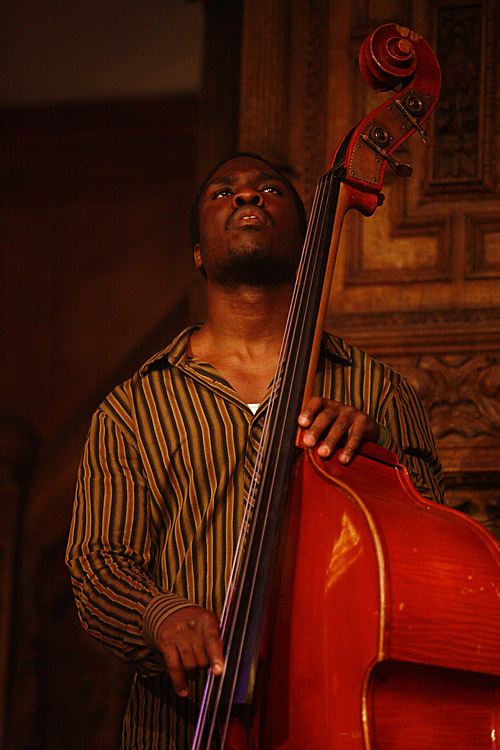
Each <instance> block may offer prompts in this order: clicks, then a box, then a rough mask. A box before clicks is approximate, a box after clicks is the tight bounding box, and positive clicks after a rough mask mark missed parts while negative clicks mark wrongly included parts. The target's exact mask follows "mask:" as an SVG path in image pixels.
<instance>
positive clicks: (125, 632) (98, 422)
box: [66, 411, 222, 690]
mask: <svg viewBox="0 0 500 750" xmlns="http://www.w3.org/2000/svg"><path fill="white" fill-rule="evenodd" d="M154 538H155V531H154V529H152V528H151V517H150V508H149V504H148V487H147V483H146V480H145V478H144V476H143V471H142V464H141V460H140V457H139V454H138V450H137V447H136V446H135V445H134V444H132V442H131V441H130V440H129V439H128V437H126V436H125V435H124V433H123V432H122V431H121V430H120V429H119V427H118V426H117V425H116V424H115V423H114V422H113V420H112V419H110V417H109V416H107V415H106V414H105V413H104V412H103V411H98V412H97V413H96V414H95V415H94V418H93V420H92V424H91V428H90V431H89V435H88V439H87V443H86V446H85V452H84V455H83V459H82V462H81V466H80V471H79V476H78V483H77V491H76V498H75V504H74V512H73V520H72V524H71V531H70V538H69V542H68V549H67V556H66V562H67V565H68V567H69V569H70V572H71V579H72V584H73V590H74V594H75V598H76V603H77V607H78V612H79V615H80V619H81V622H82V625H83V626H84V628H85V629H86V630H87V631H88V632H89V634H90V635H92V636H94V637H95V638H97V639H98V640H99V641H101V643H102V644H103V645H104V646H105V647H106V648H108V649H109V650H111V651H112V652H113V653H114V654H115V655H117V656H119V657H120V658H121V659H122V660H124V661H128V662H133V663H134V664H135V666H136V667H137V668H138V669H140V670H141V671H144V672H146V673H151V672H155V671H159V670H163V669H165V661H166V659H168V660H169V661H168V662H167V666H169V671H171V670H172V671H171V674H172V673H174V675H175V677H176V681H177V686H179V685H180V688H179V689H180V690H182V689H183V685H182V680H179V677H178V668H176V666H175V664H174V662H175V658H176V657H175V655H174V651H175V650H177V653H178V654H179V659H180V662H181V664H185V661H184V657H185V654H186V645H185V641H186V637H185V634H184V633H183V632H182V628H181V629H180V630H179V627H178V625H179V622H181V621H187V622H188V623H190V622H192V621H193V619H194V620H195V621H196V622H198V621H199V622H202V621H203V622H204V623H205V625H204V627H203V628H194V629H193V628H191V629H189V627H188V632H192V633H193V634H194V638H193V643H192V646H191V648H192V649H194V653H195V654H199V657H200V663H198V665H197V666H206V661H207V656H208V661H209V662H210V663H212V665H215V664H216V663H218V662H220V660H221V659H222V648H221V646H220V639H219V638H218V625H217V618H216V617H215V615H213V614H212V613H209V612H206V610H204V609H202V608H201V607H197V606H196V605H194V603H193V602H189V601H188V600H186V599H184V598H183V597H181V596H178V595H177V594H175V593H173V592H169V591H165V589H163V588H161V587H160V586H158V585H157V584H156V583H155V581H154V580H153V579H152V577H151V574H150V572H149V570H150V564H151V562H152V558H153V556H154ZM184 612H185V614H183V613H184ZM167 623H168V624H167ZM200 639H201V640H200ZM206 639H208V642H207V643H206V644H205V640H206ZM186 658H187V662H188V663H189V668H191V667H192V666H193V660H192V657H191V656H188V657H186ZM195 666H196V665H195Z"/></svg>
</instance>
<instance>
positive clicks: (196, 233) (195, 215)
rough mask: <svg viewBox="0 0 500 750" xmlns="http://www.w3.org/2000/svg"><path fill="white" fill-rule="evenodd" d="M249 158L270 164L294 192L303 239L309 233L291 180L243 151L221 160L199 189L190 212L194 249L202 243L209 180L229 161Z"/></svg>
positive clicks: (191, 238)
mask: <svg viewBox="0 0 500 750" xmlns="http://www.w3.org/2000/svg"><path fill="white" fill-rule="evenodd" d="M243 156H247V157H249V158H251V159H258V161H262V162H264V164H268V165H269V166H270V167H271V168H272V169H273V171H274V172H276V174H278V175H279V176H280V177H281V179H282V180H283V182H284V183H285V184H286V185H288V187H289V188H290V190H291V192H292V196H293V200H294V202H295V208H296V209H297V217H298V220H299V231H300V234H301V237H302V239H304V238H305V236H306V231H307V215H306V209H305V207H304V204H303V202H302V198H301V197H300V195H299V194H298V192H297V190H296V189H295V188H294V186H293V185H292V183H291V182H290V180H289V179H288V178H287V177H285V175H284V174H283V172H281V171H280V170H279V169H278V168H277V167H276V166H275V165H274V164H273V163H272V162H270V161H269V160H268V159H264V158H263V157H262V156H259V155H258V154H252V153H251V152H249V151H241V152H239V153H237V154H232V155H231V156H227V157H226V158H225V159H221V161H219V162H218V163H217V164H216V165H215V167H213V169H211V170H210V172H209V173H208V174H207V176H206V177H205V179H204V180H203V182H202V183H201V185H200V187H199V188H198V192H197V193H196V196H195V199H194V201H193V205H192V206H191V211H190V212H189V241H190V244H191V248H194V246H195V245H197V244H198V242H199V241H200V215H199V214H200V201H201V196H202V195H203V193H204V191H205V188H206V187H207V185H208V182H209V180H210V179H211V178H212V176H213V175H214V174H215V173H216V172H217V170H218V169H219V167H222V165H223V164H225V163H226V162H228V161H232V159H238V158H240V157H243Z"/></svg>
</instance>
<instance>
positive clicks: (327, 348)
mask: <svg viewBox="0 0 500 750" xmlns="http://www.w3.org/2000/svg"><path fill="white" fill-rule="evenodd" d="M323 350H324V352H325V354H326V356H327V357H330V358H332V359H337V360H340V361H341V362H344V363H345V364H347V365H350V366H351V367H354V368H359V369H362V370H366V371H370V372H372V373H374V372H378V373H379V374H381V375H383V376H384V377H386V378H388V379H389V380H391V381H392V382H394V383H396V382H400V381H401V380H402V379H403V375H402V374H401V373H400V372H398V370H396V369H394V368H393V367H392V366H391V365H388V364H387V363H386V362H383V361H382V360H380V359H378V358H377V357H375V356H373V355H372V354H369V353H368V352H367V351H365V350H364V349H361V348H360V347H359V346H355V345H353V344H350V343H349V342H347V341H345V339H343V338H341V337H340V336H337V335H336V334H334V333H332V332H331V331H327V330H325V331H324V333H323Z"/></svg>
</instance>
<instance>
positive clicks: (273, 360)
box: [189, 285, 292, 403]
mask: <svg viewBox="0 0 500 750" xmlns="http://www.w3.org/2000/svg"><path fill="white" fill-rule="evenodd" d="M207 291H208V294H207V300H208V316H207V320H206V322H205V323H204V325H203V326H202V327H201V328H200V329H199V330H197V331H195V332H194V333H193V334H192V335H191V340H190V343H189V353H190V354H191V355H192V356H194V357H196V358H197V359H199V360H202V361H204V362H209V363H210V364H211V365H213V366H214V367H215V368H216V369H217V370H218V371H219V372H220V373H221V374H222V375H223V376H224V377H225V378H226V380H228V382H229V383H231V385H232V386H233V388H234V389H235V390H236V391H237V392H238V393H239V395H240V397H241V398H242V400H244V401H246V402H247V403H259V402H260V401H261V400H262V398H263V396H264V393H265V391H266V389H267V387H268V385H269V383H270V381H271V379H272V377H273V375H274V372H275V369H276V366H277V363H278V356H279V351H280V348H281V341H282V338H283V331H284V328H285V323H286V318H287V314H288V308H289V304H290V298H291V293H292V287H291V285H282V286H280V287H270V288H268V287H266V288H255V287H245V288H242V287H238V288H237V289H236V288H230V289H226V288H224V289H218V288H215V289H214V288H213V287H210V285H209V289H208V290H207Z"/></svg>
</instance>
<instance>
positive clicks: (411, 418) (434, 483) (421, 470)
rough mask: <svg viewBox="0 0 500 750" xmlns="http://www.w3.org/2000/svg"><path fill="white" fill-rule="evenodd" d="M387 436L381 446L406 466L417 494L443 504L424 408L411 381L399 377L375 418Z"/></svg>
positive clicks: (441, 487)
mask: <svg viewBox="0 0 500 750" xmlns="http://www.w3.org/2000/svg"><path fill="white" fill-rule="evenodd" d="M379 423H380V424H381V425H383V426H384V427H385V428H386V429H387V431H388V435H387V437H386V440H385V442H384V444H383V447H384V448H388V449H389V450H391V451H393V453H395V454H396V455H397V457H398V459H399V460H400V461H401V463H402V464H403V466H406V468H407V469H408V472H409V474H410V477H411V480H412V482H413V484H414V485H415V487H416V489H417V490H418V491H419V492H420V494H421V495H423V496H424V497H426V498H428V499H429V500H434V501H436V502H438V503H441V504H443V503H444V479H443V472H442V469H441V464H440V462H439V459H438V456H437V452H436V446H435V443H434V437H433V435H432V431H431V428H430V425H429V420H428V418H427V414H426V412H425V409H424V407H423V405H422V402H421V401H420V398H419V397H418V395H417V393H416V391H415V389H414V387H413V386H412V384H411V383H410V382H409V381H408V380H407V379H406V378H402V379H401V381H400V383H399V385H398V386H397V388H396V391H395V393H394V397H393V398H392V399H390V401H389V402H388V404H387V406H386V408H385V410H384V411H383V412H382V414H381V416H380V417H379Z"/></svg>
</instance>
